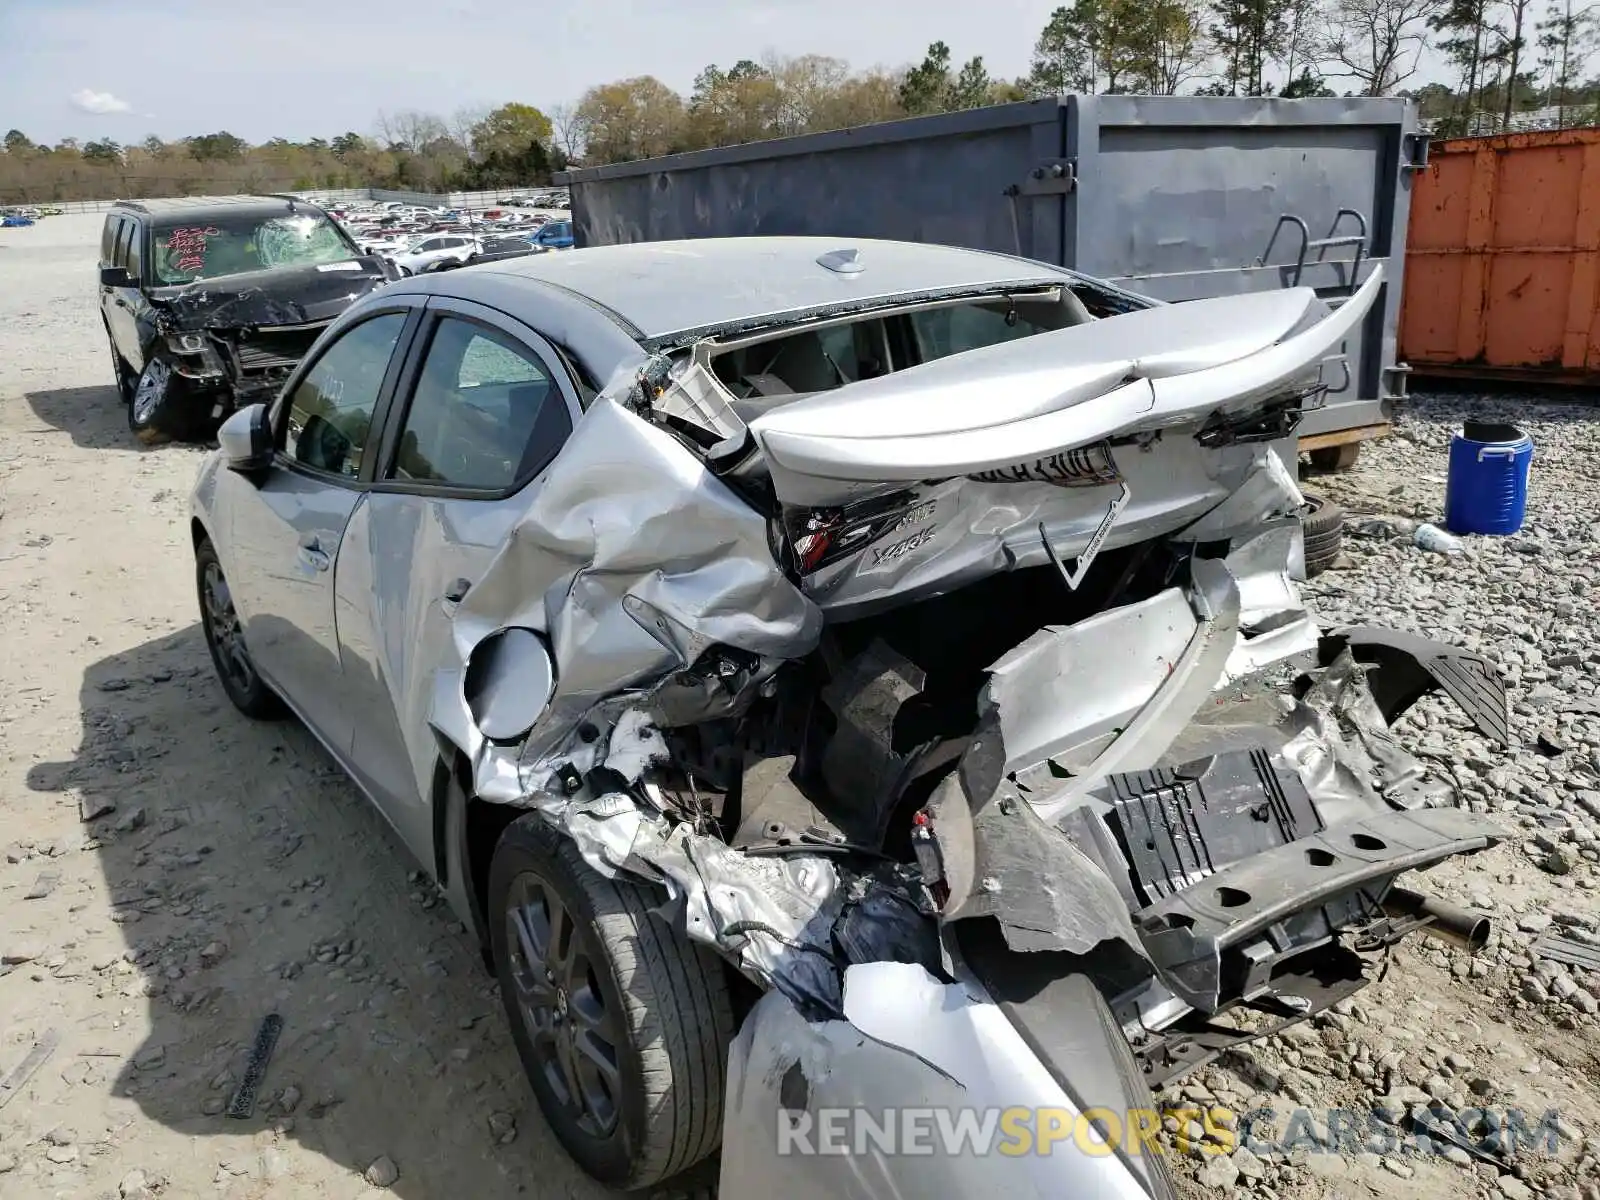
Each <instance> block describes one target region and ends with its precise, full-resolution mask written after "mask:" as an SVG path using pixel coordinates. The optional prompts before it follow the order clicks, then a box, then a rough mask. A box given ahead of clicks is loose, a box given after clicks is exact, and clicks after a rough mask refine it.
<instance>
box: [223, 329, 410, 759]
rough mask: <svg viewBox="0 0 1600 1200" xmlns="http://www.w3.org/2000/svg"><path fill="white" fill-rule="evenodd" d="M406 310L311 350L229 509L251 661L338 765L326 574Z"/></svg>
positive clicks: (342, 731)
mask: <svg viewBox="0 0 1600 1200" xmlns="http://www.w3.org/2000/svg"><path fill="white" fill-rule="evenodd" d="M414 311H415V310H411V309H406V308H403V307H397V308H396V309H394V310H391V311H387V312H385V311H376V312H374V314H373V315H371V316H369V317H367V318H366V319H364V320H362V321H360V322H358V323H356V324H354V325H351V326H350V327H349V328H347V329H345V330H343V331H342V332H341V333H340V334H339V335H338V336H337V337H336V338H335V339H334V340H332V341H331V342H329V343H328V344H327V345H326V346H324V347H321V348H320V349H319V350H318V352H317V355H316V357H315V359H314V360H313V361H312V362H310V363H309V364H308V367H307V368H306V369H305V370H303V371H301V372H299V373H298V374H297V376H296V378H295V379H294V380H291V382H290V384H289V386H288V387H287V388H285V390H284V393H283V394H282V395H281V396H280V397H279V399H278V403H277V408H276V410H275V412H274V414H273V415H274V421H275V428H276V430H277V436H278V447H279V449H278V453H277V457H276V462H275V464H274V466H273V467H272V468H271V469H270V470H269V471H268V472H267V473H266V475H265V477H264V478H263V479H261V480H259V481H258V482H257V483H256V484H255V485H254V487H253V494H252V495H250V496H248V497H243V498H241V502H239V503H236V504H234V505H231V506H230V507H231V509H232V512H233V529H232V531H231V534H230V536H229V539H228V541H229V545H230V547H231V548H232V550H233V554H232V561H231V562H229V563H227V564H226V566H227V570H228V578H229V583H230V585H231V588H232V591H233V598H234V604H235V606H236V607H237V608H238V610H239V613H240V616H241V617H242V618H243V620H244V629H245V639H246V641H247V643H248V644H249V647H250V655H251V657H252V658H253V659H254V660H255V663H256V665H257V667H258V668H259V669H260V670H261V673H262V674H263V675H264V676H266V678H267V679H268V680H270V681H271V682H272V684H273V685H274V686H275V687H276V688H277V689H278V690H279V691H280V692H281V693H282V694H283V695H284V697H285V698H286V699H287V700H288V701H289V703H290V704H291V705H292V706H293V707H294V708H295V709H296V710H297V711H298V712H299V713H300V715H301V716H302V717H303V718H304V719H305V721H306V723H307V724H308V725H310V726H311V727H312V730H313V731H314V732H315V733H316V734H317V735H318V736H319V737H320V738H322V740H323V741H324V742H326V743H327V744H328V745H329V747H330V748H332V749H333V750H334V752H335V753H337V754H339V755H340V756H341V757H344V756H346V755H348V753H349V746H350V733H351V730H352V728H353V726H354V722H353V720H352V714H351V712H350V710H349V706H348V704H347V703H346V697H345V683H344V679H343V672H342V669H341V665H340V662H339V646H338V641H337V638H336V635H335V631H334V618H333V593H334V583H335V575H336V572H335V569H334V565H335V563H336V561H337V560H338V557H339V545H340V542H341V541H342V540H343V538H344V535H345V526H346V525H347V524H348V523H349V520H350V516H351V514H352V513H353V512H355V511H356V510H357V508H358V507H359V506H360V505H361V503H362V500H363V498H364V496H365V492H366V488H367V486H368V483H369V481H370V480H371V478H372V474H373V469H372V463H371V456H372V455H373V454H374V452H375V451H376V444H377V439H378V433H379V427H378V425H377V424H376V423H375V421H374V416H375V414H376V413H377V410H378V407H379V404H380V402H381V400H382V399H383V398H384V396H385V395H386V394H387V391H388V389H391V388H392V386H393V380H392V377H391V376H392V369H393V368H397V367H398V362H399V356H398V355H397V353H396V351H397V349H398V348H399V347H400V346H401V345H402V344H403V343H404V340H405V336H404V335H405V334H406V332H407V322H408V320H411V319H413V316H412V314H413V312H414ZM240 482H241V483H243V484H245V486H251V485H250V483H249V481H246V480H243V479H240Z"/></svg>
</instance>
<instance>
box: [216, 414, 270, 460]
mask: <svg viewBox="0 0 1600 1200" xmlns="http://www.w3.org/2000/svg"><path fill="white" fill-rule="evenodd" d="M217 445H218V446H219V447H221V449H222V457H223V459H224V460H226V462H227V464H228V469H229V470H230V471H239V472H241V473H246V474H248V473H249V472H251V471H263V470H265V469H266V468H268V467H270V466H271V465H272V425H271V423H270V422H269V421H268V419H267V406H266V405H265V404H252V405H250V406H249V407H248V408H241V409H240V410H239V411H238V412H236V413H234V414H233V416H231V417H229V418H228V419H227V420H226V421H224V422H223V423H222V428H221V429H218V430H217Z"/></svg>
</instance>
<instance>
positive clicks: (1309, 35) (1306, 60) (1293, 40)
mask: <svg viewBox="0 0 1600 1200" xmlns="http://www.w3.org/2000/svg"><path fill="white" fill-rule="evenodd" d="M1326 21H1327V13H1326V12H1325V11H1324V0H1289V13H1288V24H1289V32H1288V35H1287V36H1286V37H1285V38H1284V42H1283V77H1284V78H1285V79H1286V80H1289V81H1291V82H1292V81H1293V80H1294V79H1295V77H1296V76H1297V75H1299V74H1300V73H1301V72H1302V71H1305V70H1307V69H1309V68H1310V67H1313V66H1315V65H1316V63H1317V60H1318V59H1319V58H1321V57H1322V45H1321V43H1322V41H1323V39H1324V37H1325V35H1326V29H1325V28H1324V26H1325V24H1326Z"/></svg>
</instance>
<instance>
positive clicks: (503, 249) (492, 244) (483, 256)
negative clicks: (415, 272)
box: [422, 236, 534, 273]
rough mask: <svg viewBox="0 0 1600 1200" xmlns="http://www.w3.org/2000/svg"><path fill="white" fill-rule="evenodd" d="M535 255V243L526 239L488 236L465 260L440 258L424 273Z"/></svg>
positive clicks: (423, 270)
mask: <svg viewBox="0 0 1600 1200" xmlns="http://www.w3.org/2000/svg"><path fill="white" fill-rule="evenodd" d="M532 253H534V249H533V243H532V242H530V241H529V240H528V239H527V238H525V237H495V236H488V237H482V238H479V239H478V243H477V248H476V249H474V250H472V251H471V252H470V253H469V254H467V255H466V257H464V258H459V259H456V258H439V259H435V260H434V261H433V262H431V263H429V264H428V265H427V266H425V267H424V268H423V269H422V272H425V273H431V272H435V271H454V270H456V269H457V268H458V267H474V266H477V265H478V264H479V263H486V262H499V261H501V260H502V259H507V258H520V257H522V256H523V255H525V254H532Z"/></svg>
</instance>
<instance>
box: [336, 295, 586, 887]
mask: <svg viewBox="0 0 1600 1200" xmlns="http://www.w3.org/2000/svg"><path fill="white" fill-rule="evenodd" d="M416 346H417V349H416V350H414V351H413V352H412V354H411V355H410V359H411V361H410V362H409V364H408V366H407V368H406V370H405V372H404V375H403V377H402V380H401V383H400V384H399V386H398V387H397V390H396V395H395V401H394V403H393V405H392V406H391V409H390V411H391V414H392V415H391V416H390V418H389V422H388V426H389V427H388V429H387V430H386V432H385V438H384V450H383V453H382V458H381V460H380V464H379V472H380V474H379V478H377V479H375V480H374V482H373V484H372V488H371V491H370V493H369V495H368V497H367V502H366V503H365V504H364V505H362V506H361V508H360V509H359V510H358V511H357V512H356V514H355V516H354V517H353V518H352V520H351V522H350V525H349V528H348V529H347V530H346V532H345V537H344V542H343V545H342V546H341V547H340V551H339V563H338V572H337V579H336V580H335V583H334V594H335V614H336V621H337V624H338V634H339V654H340V658H341V660H342V661H343V664H344V677H345V684H346V688H347V693H346V694H347V696H348V700H349V709H350V712H351V714H352V716H353V718H354V721H355V730H354V736H353V739H352V748H351V755H350V763H351V769H352V770H353V771H354V772H355V774H356V776H357V778H358V779H359V780H360V782H361V783H362V785H363V787H364V788H365V789H366V790H367V792H368V794H370V795H371V796H373V797H374V799H376V800H377V801H378V802H379V804H380V805H381V806H382V807H383V809H384V813H385V816H387V817H388V819H389V821H390V822H391V823H392V824H393V825H394V827H395V829H396V830H397V831H398V832H399V834H400V836H401V838H402V839H403V840H405V842H406V843H407V844H408V845H409V846H410V847H411V849H412V852H413V853H414V854H415V855H416V856H417V857H418V858H419V859H420V860H421V861H422V862H424V863H429V864H431V863H432V861H433V860H432V839H433V819H432V815H431V811H430V807H429V799H430V796H429V793H430V789H431V782H432V778H433V772H434V766H435V763H436V762H437V760H438V743H437V741H436V740H435V738H434V737H433V735H432V734H431V732H430V731H429V727H428V717H429V712H430V709H431V707H432V701H433V695H434V684H435V679H436V676H437V673H438V672H439V671H440V670H441V669H445V668H447V667H448V666H449V665H450V664H451V663H452V661H453V659H454V652H453V649H452V647H451V636H452V634H451V623H450V616H451V613H452V611H453V609H454V601H455V600H456V599H459V598H460V595H461V592H462V585H463V583H464V584H466V585H469V586H470V584H471V583H472V582H473V581H474V580H476V579H478V578H479V577H480V576H481V575H482V574H483V571H484V569H485V568H486V567H487V566H488V564H489V562H490V560H491V559H492V558H493V557H494V555H495V553H496V552H497V551H498V550H499V548H500V545H501V544H502V542H504V540H505V538H506V536H507V534H508V533H509V532H510V530H511V528H512V526H513V525H514V524H515V523H516V520H517V518H518V516H520V515H521V514H522V513H523V512H524V511H525V510H526V508H527V506H528V502H529V489H531V488H535V487H537V486H538V480H539V478H540V476H541V475H542V473H543V472H544V470H545V468H546V467H547V466H548V465H549V463H550V462H551V461H552V460H553V459H554V458H555V457H556V453H557V452H558V451H559V450H560V448H561V446H562V444H563V443H564V442H565V441H566V439H567V435H568V434H569V433H570V432H571V430H572V426H573V422H574V421H575V420H576V419H577V416H578V413H579V408H578V398H577V394H576V392H575V391H574V389H573V388H572V385H571V381H570V379H569V378H568V377H567V374H566V371H565V369H564V368H563V366H562V364H561V360H560V358H559V356H558V355H557V354H556V353H555V352H554V351H553V350H552V349H551V348H550V346H549V345H548V344H547V343H546V342H544V340H543V339H541V338H540V337H539V336H538V334H536V333H535V332H534V331H533V330H531V329H529V328H527V327H526V326H524V325H521V324H520V323H518V322H516V321H514V320H512V319H511V318H509V317H507V316H505V315H504V314H502V313H499V312H497V311H495V310H493V309H488V308H484V307H483V306H481V305H476V304H472V303H470V302H467V301H461V300H455V299H451V298H445V297H434V298H433V299H431V300H430V301H429V302H428V310H427V317H426V319H425V321H424V323H423V326H422V328H421V330H420V331H419V332H418V334H417V339H416Z"/></svg>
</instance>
